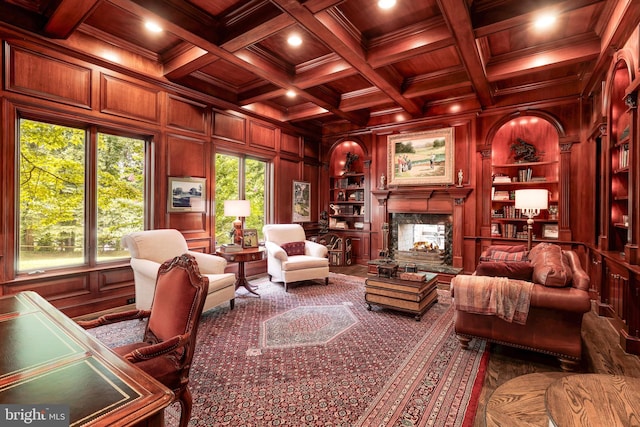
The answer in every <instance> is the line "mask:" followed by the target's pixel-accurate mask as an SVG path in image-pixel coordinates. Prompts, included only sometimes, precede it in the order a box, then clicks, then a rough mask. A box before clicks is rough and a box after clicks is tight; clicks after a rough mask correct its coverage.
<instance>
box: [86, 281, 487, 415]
mask: <svg viewBox="0 0 640 427" xmlns="http://www.w3.org/2000/svg"><path fill="white" fill-rule="evenodd" d="M252 283H253V285H254V286H256V285H257V286H258V289H257V290H258V292H259V293H260V295H261V297H260V298H257V297H255V296H252V295H250V294H248V293H243V292H244V290H239V291H238V294H237V298H236V308H235V309H234V310H232V311H229V307H228V305H225V306H224V307H219V308H216V309H213V310H210V311H208V312H206V313H204V314H203V318H202V323H201V324H200V327H199V330H198V348H197V349H196V354H195V356H194V360H193V367H192V369H191V375H190V388H191V391H192V394H193V414H192V419H191V422H190V424H189V425H190V426H220V425H229V426H234V427H235V426H276V425H277V426H402V427H405V426H424V425H431V426H470V425H472V423H473V417H474V415H475V412H476V407H477V399H478V396H479V394H480V390H481V388H482V381H483V379H484V370H485V368H486V363H487V360H488V351H485V346H484V342H482V341H479V340H472V341H471V347H470V349H469V350H461V349H460V346H459V345H458V341H457V339H456V337H455V334H454V332H453V309H452V306H451V298H450V296H449V293H448V292H445V291H439V296H438V298H439V300H438V303H436V304H435V305H434V306H433V307H431V308H430V309H429V310H428V311H427V312H426V313H425V314H424V316H423V317H422V320H421V321H420V322H417V321H416V320H415V319H414V318H413V316H411V315H406V314H402V313H398V312H394V311H390V310H385V309H381V308H377V307H375V306H374V308H373V310H371V311H369V310H368V309H367V304H366V303H365V301H364V279H362V278H357V277H353V276H345V275H341V274H332V275H331V278H330V284H329V286H328V287H327V286H324V285H322V284H320V283H311V282H303V283H300V284H293V285H291V286H289V292H288V293H285V292H284V290H283V287H282V285H281V284H273V283H270V282H269V281H268V280H267V278H266V277H265V278H261V279H258V280H254V281H253V282H252ZM322 307H326V309H324V310H323V309H322ZM142 329H143V324H141V323H140V322H138V321H133V322H125V323H124V324H120V325H118V326H115V325H110V326H104V327H101V328H97V329H94V330H93V331H94V333H95V335H96V336H97V337H98V338H99V339H100V340H101V341H103V342H105V343H106V344H107V345H110V346H115V345H121V344H123V343H125V342H127V341H129V340H130V339H131V338H132V337H135V336H140V335H141V334H142ZM175 414H176V411H175V408H173V406H172V407H171V408H170V409H169V410H168V411H167V421H168V424H169V425H176V420H175Z"/></svg>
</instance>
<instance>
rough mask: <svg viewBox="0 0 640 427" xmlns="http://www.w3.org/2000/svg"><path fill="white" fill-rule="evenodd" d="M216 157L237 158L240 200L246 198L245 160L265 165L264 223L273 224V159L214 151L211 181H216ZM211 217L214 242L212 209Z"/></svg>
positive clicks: (214, 217)
mask: <svg viewBox="0 0 640 427" xmlns="http://www.w3.org/2000/svg"><path fill="white" fill-rule="evenodd" d="M218 155H224V156H231V157H237V158H238V159H239V169H238V176H239V177H242V179H240V182H239V183H238V198H240V199H245V198H246V181H245V179H244V177H245V174H246V161H247V159H249V160H255V161H260V162H264V163H265V184H264V187H265V188H264V191H265V201H264V223H265V224H269V223H271V222H273V214H274V209H273V200H274V186H273V181H274V171H275V164H274V158H273V157H269V156H260V155H257V154H255V153H242V152H238V151H233V150H229V149H217V150H214V152H213V166H214V167H213V181H216V179H217V170H216V168H215V165H216V157H217V156H218ZM216 186H217V183H215V185H214V189H215V187H216ZM214 197H215V190H214ZM216 203H218V200H217V198H216ZM212 217H213V221H214V232H213V234H212V237H213V239H214V241H215V239H216V236H217V231H218V230H217V218H216V210H215V208H214V210H213V212H212ZM257 231H258V234H259V235H262V230H257Z"/></svg>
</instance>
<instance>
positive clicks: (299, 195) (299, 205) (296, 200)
mask: <svg viewBox="0 0 640 427" xmlns="http://www.w3.org/2000/svg"><path fill="white" fill-rule="evenodd" d="M292 218H293V221H292V222H309V221H311V183H310V182H305V181H293V215H292Z"/></svg>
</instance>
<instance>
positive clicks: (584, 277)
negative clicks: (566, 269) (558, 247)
mask: <svg viewBox="0 0 640 427" xmlns="http://www.w3.org/2000/svg"><path fill="white" fill-rule="evenodd" d="M563 253H564V255H565V257H566V259H567V261H568V262H569V266H570V267H571V273H572V274H573V279H572V286H573V287H574V288H576V289H580V290H583V291H588V290H589V286H590V284H591V278H589V275H588V274H587V272H586V271H584V270H583V269H582V265H581V263H580V258H578V254H576V253H575V252H573V251H563Z"/></svg>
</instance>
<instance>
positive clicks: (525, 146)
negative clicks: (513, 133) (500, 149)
mask: <svg viewBox="0 0 640 427" xmlns="http://www.w3.org/2000/svg"><path fill="white" fill-rule="evenodd" d="M511 151H512V152H513V159H514V160H515V162H516V163H532V162H539V161H540V156H539V154H544V152H542V151H540V152H538V149H537V148H536V147H535V145H533V144H530V143H528V142H527V141H525V140H524V139H522V138H516V142H514V143H513V144H511Z"/></svg>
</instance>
